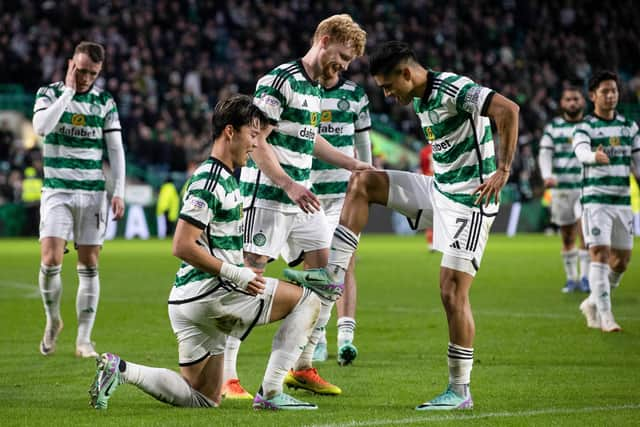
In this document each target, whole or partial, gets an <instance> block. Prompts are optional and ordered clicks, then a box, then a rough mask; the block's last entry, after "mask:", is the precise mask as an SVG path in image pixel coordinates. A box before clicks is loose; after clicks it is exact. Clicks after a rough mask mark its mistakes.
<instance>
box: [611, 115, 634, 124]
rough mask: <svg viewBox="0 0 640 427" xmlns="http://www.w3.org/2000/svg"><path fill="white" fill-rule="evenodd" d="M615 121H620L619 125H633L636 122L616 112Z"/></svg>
mask: <svg viewBox="0 0 640 427" xmlns="http://www.w3.org/2000/svg"><path fill="white" fill-rule="evenodd" d="M615 120H616V122H618V123H620V125H621V126H626V127H633V126H634V125H635V124H636V122H635V121H634V120H632V119H630V118H628V117H626V116H624V115H622V114H620V113H616V118H615Z"/></svg>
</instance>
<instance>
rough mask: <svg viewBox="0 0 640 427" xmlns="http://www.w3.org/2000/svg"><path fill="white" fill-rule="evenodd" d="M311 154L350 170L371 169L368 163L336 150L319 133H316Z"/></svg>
mask: <svg viewBox="0 0 640 427" xmlns="http://www.w3.org/2000/svg"><path fill="white" fill-rule="evenodd" d="M313 155H314V156H315V157H317V158H319V159H320V160H323V161H325V162H327V163H329V164H332V165H334V166H337V167H339V168H343V169H347V170H350V171H356V170H365V169H372V167H371V165H370V164H368V163H365V162H363V161H360V160H358V159H354V158H353V157H351V156H347V155H346V154H344V153H343V152H342V151H340V150H338V149H337V148H336V147H334V146H333V145H331V143H329V141H327V140H326V139H325V138H324V137H323V136H321V135H320V134H316V137H315V141H314V143H313Z"/></svg>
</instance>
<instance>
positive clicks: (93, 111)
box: [89, 104, 100, 116]
mask: <svg viewBox="0 0 640 427" xmlns="http://www.w3.org/2000/svg"><path fill="white" fill-rule="evenodd" d="M89 111H91V114H93V115H94V116H95V115H98V114H100V107H98V106H97V105H96V104H91V107H89Z"/></svg>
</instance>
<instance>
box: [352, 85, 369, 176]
mask: <svg viewBox="0 0 640 427" xmlns="http://www.w3.org/2000/svg"><path fill="white" fill-rule="evenodd" d="M360 102H361V106H360V108H359V109H358V110H359V111H358V116H357V119H356V120H355V122H354V126H355V135H354V141H353V145H354V147H355V150H356V157H357V158H358V160H361V161H363V162H365V163H367V164H372V163H373V156H372V155H371V137H370V135H369V131H370V130H371V115H370V114H369V97H368V96H367V94H366V93H363V95H362V98H361V100H360Z"/></svg>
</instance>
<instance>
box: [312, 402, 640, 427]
mask: <svg viewBox="0 0 640 427" xmlns="http://www.w3.org/2000/svg"><path fill="white" fill-rule="evenodd" d="M624 409H631V410H638V409H640V404H632V405H619V406H588V407H586V408H574V409H571V408H567V409H564V408H548V409H534V410H531V411H521V412H489V413H487V414H474V415H462V414H461V413H460V412H458V413H456V414H455V415H453V414H451V415H437V416H431V415H432V414H433V415H435V414H434V413H433V412H431V413H430V414H427V413H424V416H421V417H411V418H399V419H393V418H388V419H384V420H369V421H349V422H345V423H340V424H311V425H310V427H358V426H377V425H387V424H394V425H400V424H426V423H436V422H443V421H465V420H480V419H484V418H514V417H531V416H536V415H548V414H559V415H562V414H565V415H566V414H580V413H589V412H610V411H619V410H624Z"/></svg>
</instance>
